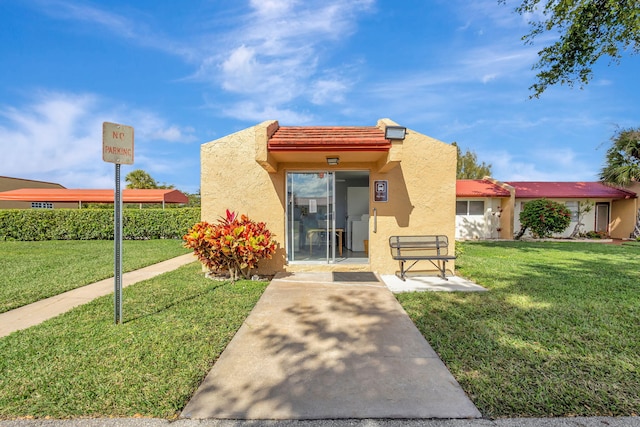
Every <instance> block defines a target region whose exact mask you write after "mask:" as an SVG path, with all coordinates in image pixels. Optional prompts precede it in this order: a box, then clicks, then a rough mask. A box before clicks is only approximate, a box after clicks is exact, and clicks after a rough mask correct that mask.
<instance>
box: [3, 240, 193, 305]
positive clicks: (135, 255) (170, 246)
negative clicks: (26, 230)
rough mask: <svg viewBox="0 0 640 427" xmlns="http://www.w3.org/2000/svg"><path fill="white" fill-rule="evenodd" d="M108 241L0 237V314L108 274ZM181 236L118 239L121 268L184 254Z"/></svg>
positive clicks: (110, 248) (110, 250) (110, 264)
mask: <svg viewBox="0 0 640 427" xmlns="http://www.w3.org/2000/svg"><path fill="white" fill-rule="evenodd" d="M113 248H114V245H113V241H102V240H99V241H96V240H85V241H68V240H60V241H44V242H18V241H0V313H3V312H5V311H8V310H12V309H14V308H17V307H21V306H23V305H26V304H30V303H32V302H35V301H38V300H41V299H43V298H47V297H50V296H53V295H58V294H60V293H62V292H65V291H68V290H70V289H75V288H78V287H80V286H84V285H87V284H90V283H93V282H96V281H99V280H102V279H106V278H109V277H113V269H114V265H113V252H114V250H113ZM188 252H189V251H188V250H187V249H185V248H183V247H182V241H181V240H139V241H130V240H126V241H124V242H123V261H122V264H123V270H124V271H131V270H136V269H138V268H141V267H146V266H148V265H151V264H155V263H157V262H160V261H164V260H166V259H169V258H172V257H175V256H178V255H182V254H185V253H188Z"/></svg>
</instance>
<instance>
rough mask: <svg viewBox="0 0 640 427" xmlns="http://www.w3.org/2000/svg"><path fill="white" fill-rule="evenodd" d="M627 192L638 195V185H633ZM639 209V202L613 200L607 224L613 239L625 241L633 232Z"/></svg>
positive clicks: (639, 184) (639, 191)
mask: <svg viewBox="0 0 640 427" xmlns="http://www.w3.org/2000/svg"><path fill="white" fill-rule="evenodd" d="M628 189H629V190H631V191H633V192H634V193H636V194H638V195H640V183H639V182H636V183H633V184H632V185H631V186H629V187H628ZM638 209H640V200H639V199H638V198H635V199H625V200H615V201H614V202H613V203H612V204H611V221H610V223H609V234H610V235H611V237H613V238H614V239H627V238H629V235H630V234H631V233H632V232H633V229H634V227H635V225H636V220H637V219H636V218H637V215H638Z"/></svg>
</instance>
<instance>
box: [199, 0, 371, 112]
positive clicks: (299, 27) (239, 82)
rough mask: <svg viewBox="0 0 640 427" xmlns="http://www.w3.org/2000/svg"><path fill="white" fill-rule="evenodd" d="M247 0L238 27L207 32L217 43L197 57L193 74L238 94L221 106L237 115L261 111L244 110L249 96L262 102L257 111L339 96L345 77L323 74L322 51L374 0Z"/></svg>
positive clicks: (352, 25)
mask: <svg viewBox="0 0 640 427" xmlns="http://www.w3.org/2000/svg"><path fill="white" fill-rule="evenodd" d="M250 5H251V7H252V10H251V11H250V12H249V13H248V14H246V15H244V16H240V17H239V19H238V22H239V23H240V26H239V28H236V29H235V30H234V31H232V32H230V33H227V34H224V35H222V36H220V35H211V36H210V37H211V38H215V39H216V41H217V44H216V47H217V49H216V50H215V51H214V52H213V53H212V54H209V55H205V56H204V57H203V58H202V60H201V63H200V65H199V69H198V72H197V74H196V76H195V77H196V78H198V79H201V80H205V81H209V82H211V83H213V84H216V85H217V84H219V85H220V86H221V87H222V88H223V89H225V90H226V91H228V92H231V93H233V94H235V95H237V96H238V97H239V99H238V100H237V101H236V102H237V103H238V105H236V106H230V107H228V108H226V113H227V114H236V112H237V113H238V114H239V115H238V116H233V117H236V118H239V119H245V118H246V117H248V116H251V117H254V116H255V115H256V114H258V115H260V114H261V113H258V112H257V111H253V112H252V113H250V114H247V112H246V107H245V106H246V103H247V101H248V98H251V101H250V102H251V103H252V104H254V105H255V104H256V103H258V104H264V105H262V106H258V107H257V110H258V111H260V110H274V109H275V110H277V111H282V110H286V108H282V107H281V106H282V105H283V104H284V103H291V101H293V100H295V99H303V100H309V101H311V102H312V103H316V104H326V103H329V102H333V103H339V102H342V101H343V100H344V96H345V93H346V92H348V91H349V89H350V83H349V82H348V81H347V80H339V79H335V78H327V77H326V76H325V75H324V74H323V72H322V70H321V66H322V64H323V63H324V58H323V55H324V52H325V51H326V48H327V43H329V42H330V43H337V42H339V41H340V40H343V39H344V38H345V37H348V36H349V35H350V34H352V33H353V32H354V31H355V29H356V20H357V18H358V16H359V15H360V14H361V13H364V12H366V11H367V10H369V8H370V7H371V6H372V5H373V0H360V1H353V0H330V1H322V2H320V1H313V2H309V1H304V2H303V1H276V0H270V1H263V0H259V1H258V0H255V1H252V2H251V3H250ZM220 40H222V41H223V42H220ZM342 65H343V66H347V64H342ZM310 89H311V90H310ZM314 89H317V90H318V92H317V91H316V90H314ZM253 110H255V109H253ZM289 116H291V114H289Z"/></svg>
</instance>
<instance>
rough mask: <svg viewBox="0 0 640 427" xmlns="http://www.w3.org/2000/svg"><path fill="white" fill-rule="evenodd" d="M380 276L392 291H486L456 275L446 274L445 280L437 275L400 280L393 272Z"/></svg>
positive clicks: (408, 277)
mask: <svg viewBox="0 0 640 427" xmlns="http://www.w3.org/2000/svg"><path fill="white" fill-rule="evenodd" d="M380 278H381V279H382V280H383V281H384V283H385V284H386V285H387V287H388V288H389V289H390V290H391V292H393V293H396V294H397V293H401V292H420V291H433V292H486V291H487V289H486V288H483V287H482V286H480V285H477V284H475V283H473V282H472V281H470V280H467V279H464V278H462V277H458V276H448V277H447V280H444V279H442V278H441V277H438V276H407V280H404V281H403V280H402V279H400V278H399V277H398V276H396V275H394V274H383V275H381V276H380Z"/></svg>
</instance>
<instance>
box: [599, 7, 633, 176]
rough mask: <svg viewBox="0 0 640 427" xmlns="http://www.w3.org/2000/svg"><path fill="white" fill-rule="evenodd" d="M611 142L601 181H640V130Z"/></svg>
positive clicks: (625, 132)
mask: <svg viewBox="0 0 640 427" xmlns="http://www.w3.org/2000/svg"><path fill="white" fill-rule="evenodd" d="M639 13H640V12H639ZM611 142H612V144H611V147H609V149H608V150H607V156H606V164H605V166H604V168H602V170H601V171H600V180H601V181H603V182H605V183H607V184H613V185H620V186H628V185H629V184H631V182H633V181H640V128H637V129H622V130H619V131H617V132H616V133H615V134H614V135H613V136H612V137H611Z"/></svg>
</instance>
